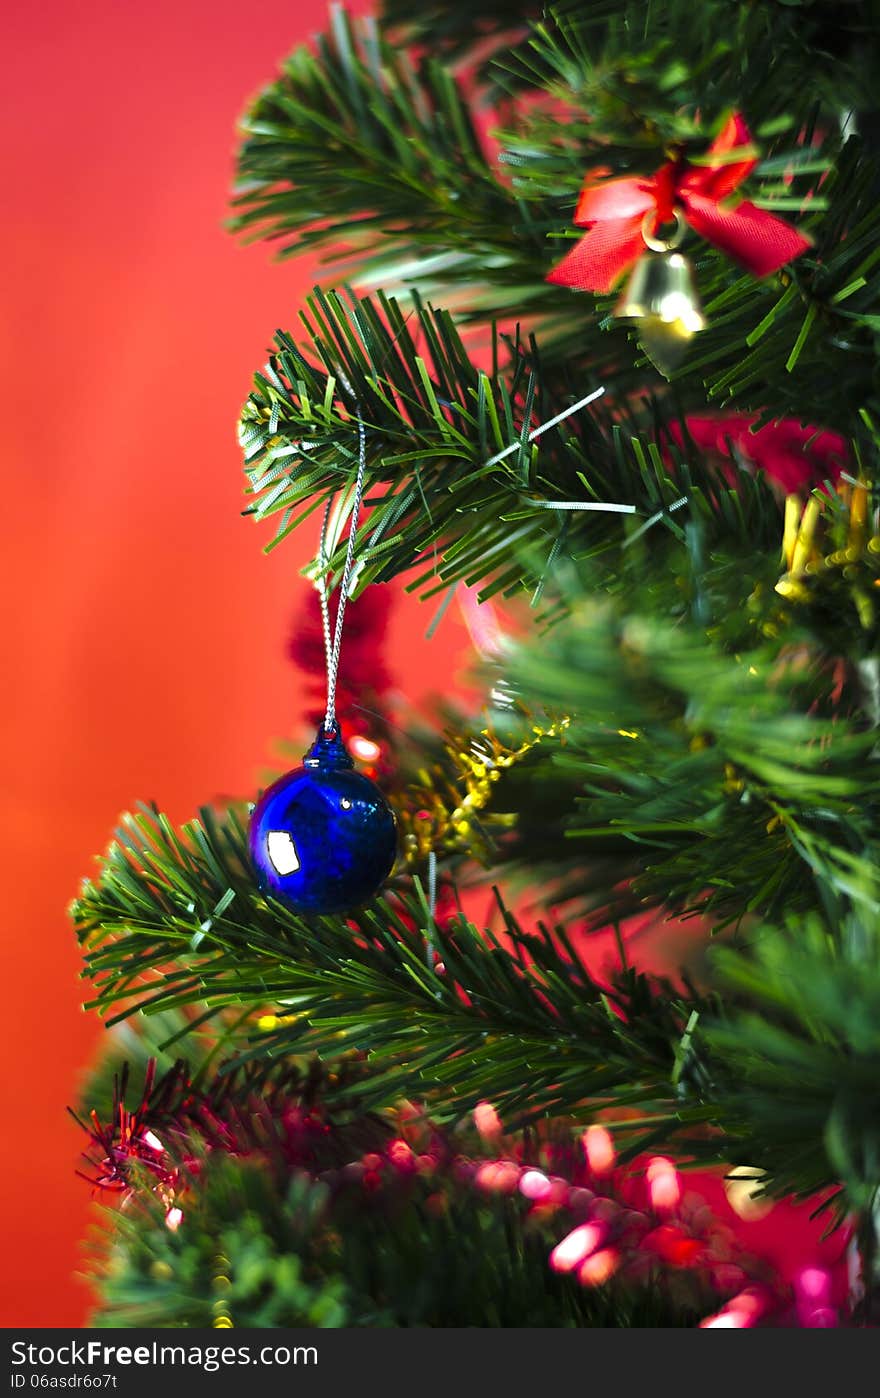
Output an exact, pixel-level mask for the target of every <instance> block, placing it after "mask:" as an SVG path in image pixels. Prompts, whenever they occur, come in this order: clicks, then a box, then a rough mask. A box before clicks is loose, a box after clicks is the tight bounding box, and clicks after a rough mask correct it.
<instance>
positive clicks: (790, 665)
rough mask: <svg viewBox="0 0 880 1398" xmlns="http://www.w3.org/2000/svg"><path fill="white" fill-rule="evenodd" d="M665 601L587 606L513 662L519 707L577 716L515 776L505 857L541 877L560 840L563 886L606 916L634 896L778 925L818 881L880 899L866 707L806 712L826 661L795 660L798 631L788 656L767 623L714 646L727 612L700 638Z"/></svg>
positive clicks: (830, 682)
mask: <svg viewBox="0 0 880 1398" xmlns="http://www.w3.org/2000/svg"><path fill="white" fill-rule="evenodd" d="M715 581H716V586H717V581H718V580H717V578H716V580H715ZM741 581H742V580H740V582H741ZM746 581H747V582H749V581H750V580H746ZM712 600H713V599H712V598H711V597H710V599H709V600H708V601H705V605H706V606H707V607H709V606H711V605H712ZM714 600H715V601H716V602H717V601H718V600H719V598H718V597H717V596H716V597H715V599H714ZM682 610H683V611H684V610H685V608H682ZM669 611H670V613H671V614H672V616H671V619H670V620H669V621H666V622H662V621H660V620H659V619H658V617H657V616H656V615H651V614H648V613H643V614H641V615H640V614H639V613H638V612H635V613H633V612H631V611H628V610H624V609H623V607H620V606H619V607H617V608H612V607H610V606H608V605H599V604H595V603H593V604H589V603H587V604H583V605H581V606H580V607H579V608H578V609H577V610H575V611H574V612H573V614H572V615H571V616H570V617H569V618H567V619H566V620H565V621H563V622H562V623H560V625H559V626H557V627H556V628H555V629H554V630H553V631H552V632H551V633H550V635H549V636H546V637H544V638H542V640H541V641H540V643H539V644H533V645H530V646H525V647H523V648H522V649H521V651H520V652H519V653H518V654H516V655H514V656H513V658H512V663H511V665H510V668H509V670H508V672H507V673H508V678H509V680H510V681H511V683H512V685H513V686H514V688H515V689H516V690H518V691H519V693H520V694H521V696H522V698H523V700H524V702H525V704H526V708H527V709H532V710H536V709H539V708H540V707H547V708H548V709H549V710H550V711H551V712H553V713H557V714H567V715H570V722H569V725H568V727H567V728H566V730H565V733H564V736H563V738H562V739H560V740H559V741H558V742H557V743H556V744H552V743H551V744H542V745H541V746H540V747H538V748H536V749H535V753H534V755H533V759H532V761H531V762H530V763H529V764H528V766H527V768H525V769H524V770H523V771H522V772H521V773H519V774H518V776H517V778H516V781H517V784H518V786H519V787H520V794H522V792H521V788H522V787H523V786H526V785H527V786H528V787H529V788H530V789H531V790H532V791H535V790H537V791H538V792H539V793H540V795H539V796H538V798H537V800H536V801H535V802H533V804H532V808H531V812H530V813H528V814H526V815H525V817H524V819H523V820H522V821H521V822H520V823H519V827H518V831H517V833H516V836H515V838H514V843H513V848H512V851H511V853H512V854H514V855H515V856H516V857H517V858H519V859H520V860H521V861H522V862H523V863H524V864H526V865H527V866H528V867H529V868H530V869H531V870H532V871H533V872H534V869H535V863H536V860H537V861H538V862H539V863H540V862H542V861H546V862H547V863H549V864H550V865H551V866H552V863H553V860H554V858H555V857H558V856H557V855H556V851H557V850H558V846H559V841H560V839H564V840H567V841H568V842H569V846H568V847H569V849H570V851H571V853H570V855H569V860H570V861H571V863H572V864H574V863H575V861H577V865H576V867H575V868H574V869H572V868H568V869H566V871H565V891H566V893H567V894H568V895H569V896H572V895H575V894H579V895H581V896H584V895H586V894H591V895H592V897H593V898H599V897H600V896H601V895H602V894H603V893H605V896H606V901H604V902H602V903H601V904H600V916H599V917H598V918H597V920H599V921H601V920H602V917H605V918H607V916H608V915H609V913H610V914H612V915H617V916H621V915H623V914H624V913H625V912H627V911H632V910H633V909H634V908H635V907H638V906H639V905H640V904H641V905H643V904H644V902H645V901H649V902H651V903H654V904H656V905H658V906H660V907H662V906H672V907H685V908H690V909H695V908H699V909H702V910H703V911H706V912H709V913H712V914H714V915H715V917H716V918H721V919H723V920H726V921H735V920H739V919H741V918H742V917H744V916H745V915H746V914H749V913H755V914H757V915H759V916H761V917H764V918H770V919H776V918H779V917H783V916H785V915H786V913H787V912H788V911H791V910H796V909H803V908H809V907H815V906H816V905H817V903H821V901H822V898H823V896H824V891H826V890H827V889H829V888H832V889H837V890H838V892H840V893H845V894H847V895H849V896H851V897H854V898H864V897H867V899H868V904H869V906H871V907H873V906H874V902H873V898H874V894H873V892H871V890H872V888H873V875H872V870H873V869H874V867H876V862H877V860H878V857H880V847H878V841H877V833H876V832H877V802H878V796H880V785H878V781H880V778H878V771H877V768H876V764H875V763H874V762H873V761H871V758H872V755H873V750H874V745H875V737H874V734H873V733H871V732H866V731H865V729H864V724H863V720H862V719H861V716H860V715H857V716H854V718H853V719H852V720H851V721H850V722H849V723H847V722H846V721H844V720H843V719H842V718H841V717H839V716H838V717H836V718H833V719H832V718H823V717H821V716H819V714H817V713H815V712H814V710H815V709H816V708H817V707H818V708H819V710H820V712H821V709H822V708H823V707H825V708H826V710H827V708H828V706H829V691H830V690H831V689H832V688H833V686H834V684H835V678H834V672H833V670H829V668H828V667H827V666H821V665H814V666H812V667H810V666H805V664H804V660H803V655H800V656H798V654H797V652H796V651H793V652H791V647H792V644H793V642H794V640H795V639H796V638H795V636H788V637H786V638H785V640H786V643H787V645H788V647H789V648H790V653H789V656H788V658H787V657H786V654H785V650H784V649H783V650H781V649H780V646H779V642H778V641H767V640H765V639H764V637H763V635H762V628H761V627H760V626H756V627H754V628H753V634H752V637H751V638H749V637H748V636H747V635H746V636H741V637H740V638H738V639H740V640H741V642H742V641H745V645H743V648H742V650H741V651H740V652H738V653H735V654H730V653H725V651H726V649H727V648H726V647H725V646H723V645H719V644H718V640H719V639H721V638H722V637H723V634H724V630H725V627H724V625H723V623H722V624H720V625H719V626H718V628H717V631H718V632H720V633H721V635H720V637H719V636H718V635H716V634H715V628H710V635H712V636H713V639H714V640H715V644H712V643H711V642H709V643H708V644H707V638H706V635H705V630H704V628H696V627H694V626H693V625H691V626H686V625H683V624H682V621H681V620H679V621H676V620H675V619H674V612H675V606H674V605H671V606H670V608H669ZM746 614H747V613H746ZM686 615H687V613H686V612H685V616H686ZM742 615H743V613H742V612H740V611H737V612H733V613H732V616H733V618H734V620H735V622H736V623H740V622H741V619H742ZM761 619H762V618H761V617H760V614H759V616H758V617H757V620H758V621H759V622H760V620H761ZM542 788H543V789H542ZM551 813H552V814H551ZM542 828H543V834H542V833H541V830H542ZM536 841H537V843H536ZM597 857H598V862H597V863H594V860H595V859H596V858H597ZM609 897H610V900H611V901H610V902H609V901H607V900H608V898H609Z"/></svg>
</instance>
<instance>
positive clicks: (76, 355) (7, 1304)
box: [0, 0, 463, 1326]
mask: <svg viewBox="0 0 880 1398" xmlns="http://www.w3.org/2000/svg"><path fill="white" fill-rule="evenodd" d="M352 8H354V9H355V10H357V9H364V8H366V7H365V6H363V5H360V6H358V5H355V6H353V7H352ZM325 20H326V6H325V4H324V3H323V0H299V3H297V4H291V3H290V0H261V4H260V5H259V6H258V7H257V9H256V10H255V9H254V7H253V6H248V5H245V4H242V3H241V0H215V3H214V4H212V5H211V6H210V7H206V6H205V5H204V4H202V3H199V0H155V3H153V4H151V5H149V6H147V7H143V6H136V5H120V4H119V3H114V0H96V3H94V4H92V5H89V6H71V5H69V4H67V3H64V2H63V0H47V2H46V4H44V5H40V6H33V5H31V6H19V7H17V9H14V10H12V11H10V12H9V13H8V14H7V17H6V24H5V28H6V35H7V38H6V53H7V55H8V57H9V59H11V60H12V61H11V62H10V63H8V65H7V72H6V75H5V78H4V90H3V98H4V102H5V106H6V117H5V123H4V124H5V138H4V141H3V154H2V160H3V162H4V165H5V169H4V173H3V187H4V189H5V191H6V208H5V211H4V216H3V220H2V223H0V241H2V252H0V259H2V264H3V273H4V281H5V283H6V287H7V293H6V296H5V298H4V307H3V314H2V317H0V354H2V364H3V367H2V377H3V384H4V388H5V401H6V403H7V409H6V414H5V418H4V432H5V434H6V438H7V443H6V447H5V448H4V452H3V457H4V464H5V467H6V484H5V490H4V498H5V500H6V505H5V508H4V511H3V515H2V524H0V528H2V534H3V540H2V549H3V558H4V564H5V567H6V570H7V576H6V583H5V587H4V589H3V607H4V618H3V636H4V651H5V663H4V671H5V675H6V679H5V682H4V685H3V687H2V690H0V705H2V709H3V731H4V733H5V734H6V735H7V743H6V752H5V756H4V770H3V782H2V791H0V802H2V806H0V821H2V843H3V849H4V854H5V860H4V868H5V876H4V879H3V920H4V928H5V935H4V937H3V985H4V989H5V995H4V1005H3V1015H4V1020H5V1033H4V1036H3V1040H4V1051H3V1058H2V1073H3V1104H2V1122H3V1135H4V1141H5V1149H4V1152H3V1161H2V1170H3V1208H2V1217H3V1234H4V1247H3V1255H4V1259H5V1263H4V1266H3V1268H2V1269H0V1286H2V1289H3V1290H2V1301H0V1323H2V1324H4V1325H6V1326H11V1325H26V1324H27V1325H41V1326H51V1325H78V1324H81V1323H82V1322H83V1319H84V1317H85V1314H86V1310H87V1304H88V1295H87V1292H86V1289H85V1287H84V1285H83V1284H82V1282H81V1281H77V1280H76V1279H75V1278H74V1272H75V1270H76V1269H77V1267H78V1266H80V1264H81V1246H80V1240H81V1239H82V1238H83V1236H84V1234H85V1232H86V1229H87V1218H88V1211H89V1190H88V1187H87V1186H86V1185H85V1184H84V1183H83V1182H82V1181H81V1180H79V1179H77V1178H76V1177H75V1175H74V1168H75V1165H76V1161H77V1153H78V1151H79V1149H80V1147H81V1141H80V1139H79V1134H78V1132H77V1130H76V1128H75V1127H74V1126H73V1125H72V1124H71V1123H70V1122H69V1121H68V1120H67V1119H66V1117H65V1113H64V1108H65V1105H66V1104H67V1103H68V1102H70V1101H72V1100H73V1098H74V1096H75V1093H76V1087H77V1081H78V1079H79V1077H80V1075H81V1072H82V1070H83V1067H84V1066H85V1065H86V1064H87V1063H88V1062H89V1061H90V1059H91V1058H92V1057H93V1056H94V1053H95V1052H96V1050H97V1048H98V1044H99V1040H100V1037H101V1034H102V1029H101V1025H100V1022H99V1021H98V1019H97V1018H96V1017H95V1016H94V1015H86V1014H83V1012H82V1010H81V1008H80V1002H81V1000H82V999H83V998H84V995H85V992H86V989H87V987H86V986H85V985H83V984H82V983H80V982H78V981H77V975H78V972H79V966H80V960H79V955H78V953H77V950H76V948H75V945H74V941H73V937H72V934H71V932H70V929H69V927H68V925H67V922H66V918H65V907H66V905H67V903H68V901H69V900H70V898H71V897H72V896H73V894H74V893H75V891H76V888H77V885H78V881H79V879H80V878H81V877H82V876H83V875H84V874H86V873H88V872H89V871H90V869H91V868H92V856H93V855H94V854H95V853H97V852H98V851H100V850H101V849H102V848H103V847H104V845H105V844H106V842H107V840H108V838H109V836H110V834H111V831H112V828H113V825H114V823H115V821H116V818H117V816H118V815H119V813H120V812H121V811H122V810H124V809H126V808H127V807H129V806H130V805H131V804H132V802H134V801H135V800H137V799H139V798H155V799H156V800H158V801H159V802H161V804H162V806H163V807H164V808H165V809H166V810H168V811H169V812H170V813H171V815H172V816H173V817H174V818H175V819H183V818H185V817H186V816H187V815H189V814H190V813H191V812H192V811H193V810H194V809H195V807H196V806H197V805H198V804H199V803H200V802H203V801H206V800H210V799H212V798H213V797H215V796H223V795H224V794H226V793H235V794H238V795H241V794H245V793H248V792H250V791H252V790H253V789H254V787H255V786H256V784H257V781H258V778H259V775H260V774H261V772H262V771H264V770H265V767H266V765H267V764H268V762H269V761H270V759H271V753H272V743H273V740H274V739H275V738H276V737H278V736H280V735H284V734H290V733H291V731H292V730H295V729H296V728H298V726H299V720H300V718H301V715H302V712H303V709H304V707H305V705H304V703H303V702H302V696H301V694H300V692H299V686H298V683H297V678H296V674H295V672H294V671H293V670H292V669H291V666H290V664H289V661H288V660H287V658H286V655H285V648H286V644H287V640H288V634H289V629H290V623H291V618H292V616H293V613H294V611H295V609H296V604H297V602H298V600H300V599H301V597H302V593H301V591H300V589H302V588H303V587H304V586H305V585H304V584H303V583H302V582H301V581H300V580H299V579H298V577H297V572H298V569H299V567H300V565H301V564H302V563H303V562H304V561H305V560H306V557H307V556H308V555H309V554H310V552H312V550H313V546H314V542H315V541H314V540H313V539H312V538H311V537H310V536H309V530H308V529H306V530H304V531H303V532H302V535H301V536H297V537H296V538H295V539H293V540H292V541H291V542H290V543H289V544H288V546H287V547H285V548H283V549H280V550H278V551H277V552H276V553H274V554H272V555H270V556H269V557H264V556H263V555H262V554H261V543H263V542H265V540H266V538H267V537H268V534H267V533H266V531H265V530H264V531H263V532H262V535H261V531H260V530H259V529H258V528H257V526H255V525H254V524H253V523H251V522H250V521H247V520H242V519H241V518H240V512H241V509H242V506H243V503H244V501H243V495H242V483H243V477H242V475H241V462H240V455H239V451H238V446H237V443H236V438H235V422H236V417H237V414H238V409H239V406H240V404H241V402H242V401H243V399H244V397H245V395H246V394H247V391H248V388H249V385H250V376H251V374H252V372H253V370H254V369H255V368H257V367H258V366H259V365H260V364H261V363H262V362H263V361H264V359H265V354H266V349H267V347H268V346H269V344H270V341H271V337H272V334H273V331H274V330H275V328H276V326H279V325H285V324H286V325H290V324H292V323H293V321H294V319H295V313H296V310H297V308H298V305H299V303H300V302H301V299H302V297H303V295H304V293H305V291H306V290H307V288H308V287H309V285H310V284H311V282H312V280H313V279H314V278H315V277H316V276H317V268H316V265H315V263H314V262H310V261H309V260H308V259H305V258H304V259H297V260H296V261H294V262H286V263H280V264H279V263H277V262H273V261H272V259H271V256H270V253H269V251H268V250H267V249H266V248H265V247H261V246H260V247H252V248H248V249H244V248H242V247H241V246H239V245H238V244H237V242H236V240H235V239H234V238H232V237H231V236H230V235H229V234H228V233H227V232H225V231H224V228H223V220H224V219H225V217H226V214H227V191H228V189H229V185H230V181H231V176H232V157H233V150H234V141H235V135H234V124H235V120H236V118H237V116H238V114H239V112H240V111H241V110H242V108H243V107H244V105H245V103H246V101H247V99H248V98H249V97H250V96H251V95H252V94H253V93H254V92H255V91H256V90H257V89H258V88H259V87H260V86H262V85H263V84H264V83H266V82H268V81H269V80H270V78H271V77H272V75H273V73H274V71H275V69H276V66H277V64H278V62H279V60H280V59H281V58H283V56H284V55H285V54H286V53H287V52H288V51H289V50H290V49H291V48H293V47H294V45H295V44H297V43H300V42H302V41H304V40H305V39H307V38H308V37H309V36H310V35H311V34H312V33H314V32H316V31H318V30H319V29H321V28H323V27H324V25H325ZM433 610H434V609H433V607H431V608H422V607H419V605H418V604H417V603H415V602H409V603H408V604H406V605H401V606H400V607H398V608H397V609H396V610H395V613H394V616H393V621H392V629H391V634H390V636H389V638H388V639H387V641H386V651H385V653H386V658H387V660H388V662H389V664H390V665H391V668H392V671H393V674H394V676H395V679H396V680H397V682H398V684H399V685H400V687H401V688H405V689H406V691H407V692H408V693H410V694H412V695H413V697H414V698H418V696H419V695H420V694H422V693H424V692H425V691H426V690H427V689H429V688H430V687H431V677H432V675H437V676H444V685H445V682H446V681H445V676H446V675H448V674H449V673H450V671H451V670H452V669H454V668H455V664H456V660H455V655H456V654H457V653H458V652H459V651H460V650H461V648H462V634H463V633H462V631H461V628H460V626H459V625H457V623H456V621H455V618H454V616H450V617H449V618H448V619H447V620H446V621H445V622H444V624H443V626H442V627H441V628H440V632H439V634H438V635H437V636H436V637H435V638H434V640H433V641H431V642H430V643H428V642H426V641H424V632H425V629H426V627H427V624H428V620H429V617H430V615H431V614H432V613H433ZM420 648H423V650H424V653H423V654H422V655H420V654H419V652H420Z"/></svg>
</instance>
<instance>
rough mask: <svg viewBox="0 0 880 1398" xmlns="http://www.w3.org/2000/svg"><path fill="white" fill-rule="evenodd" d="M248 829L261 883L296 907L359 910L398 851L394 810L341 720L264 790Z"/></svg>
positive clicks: (319, 910) (310, 910)
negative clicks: (350, 744)
mask: <svg viewBox="0 0 880 1398" xmlns="http://www.w3.org/2000/svg"><path fill="white" fill-rule="evenodd" d="M248 834H249V843H250V852H251V859H252V860H253V864H254V868H255V869H256V873H257V881H258V883H259V885H260V887H261V888H262V889H263V890H264V891H265V892H266V893H269V894H271V895H272V896H273V897H275V898H280V899H282V900H283V901H284V902H285V903H287V904H288V905H289V906H290V907H292V908H293V909H294V911H295V912H298V913H306V914H308V913H314V914H323V913H345V912H350V911H352V910H353V909H355V908H359V907H360V906H361V904H362V903H366V902H367V901H368V900H369V899H370V898H372V897H373V895H374V894H375V893H377V892H378V891H379V889H380V888H381V886H382V884H383V882H384V881H385V879H386V878H387V877H388V875H389V874H390V873H391V869H392V867H393V865H394V860H395V857H396V854H397V830H396V825H395V820H394V812H393V811H392V809H391V807H390V806H389V804H388V802H387V801H386V800H385V797H384V796H383V795H382V792H381V791H380V790H379V788H378V786H376V783H375V782H372V781H370V779H369V777H365V776H363V775H362V773H360V772H356V771H355V770H354V763H353V761H352V759H351V757H350V756H349V753H348V750H347V749H346V747H345V744H344V743H343V741H342V739H341V737H340V735H339V728H338V725H337V726H334V728H333V729H330V730H325V729H324V727H323V725H322V726H321V728H319V730H318V736H317V738H316V739H315V742H314V744H313V745H312V747H311V748H310V749H309V751H308V752H307V753H306V755H305V757H304V758H303V765H302V766H301V767H297V768H296V769H295V770H294V771H292V772H288V773H287V774H286V775H285V776H283V777H281V778H279V780H278V781H277V782H275V783H273V785H272V786H270V787H269V789H268V790H267V791H265V792H264V793H263V795H262V796H261V797H260V800H259V801H258V802H257V804H256V806H255V807H254V812H253V815H252V816H251V822H250V829H249V832H248Z"/></svg>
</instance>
